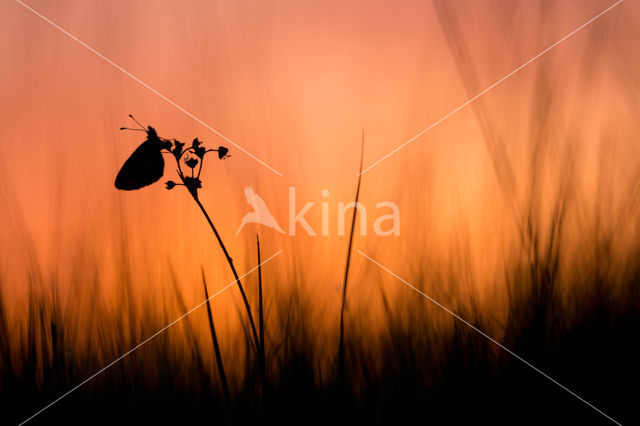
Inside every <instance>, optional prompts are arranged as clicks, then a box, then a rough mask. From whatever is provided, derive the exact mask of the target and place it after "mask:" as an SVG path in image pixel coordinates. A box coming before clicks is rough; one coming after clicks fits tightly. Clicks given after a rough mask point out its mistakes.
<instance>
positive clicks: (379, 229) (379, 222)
mask: <svg viewBox="0 0 640 426" xmlns="http://www.w3.org/2000/svg"><path fill="white" fill-rule="evenodd" d="M320 194H321V196H322V197H323V198H324V200H323V201H322V202H321V203H320V204H321V211H320V219H321V222H322V223H321V233H320V235H322V236H328V235H330V230H335V231H336V232H337V235H338V236H343V235H345V231H346V223H347V222H349V221H350V220H351V219H350V217H351V215H353V210H352V209H358V212H357V213H358V222H359V225H360V226H359V229H360V235H361V236H366V235H367V231H368V227H367V223H368V222H367V209H366V207H365V205H364V204H362V202H358V204H357V205H356V203H355V202H353V201H351V202H349V203H343V202H338V203H337V206H336V208H335V209H332V208H331V206H330V203H329V201H328V200H327V198H328V197H329V190H328V189H323V190H322V191H321V193H320ZM244 196H245V198H246V199H247V203H249V205H250V206H251V207H253V211H251V212H249V213H247V214H245V215H244V217H243V218H242V221H241V222H240V227H239V228H238V231H237V232H236V235H238V234H240V231H242V229H243V228H244V227H245V225H248V224H252V223H256V224H258V225H263V226H266V227H268V228H272V229H275V230H276V231H278V232H279V233H281V234H286V233H287V232H285V231H284V230H283V229H282V228H281V227H280V225H278V222H277V221H276V219H275V218H274V217H273V215H272V214H271V212H270V211H269V209H268V208H267V204H266V203H265V202H264V200H263V199H262V198H261V197H260V196H259V195H258V194H257V193H256V192H255V191H254V190H253V188H252V187H250V186H248V187H246V188H245V189H244ZM314 205H315V203H314V202H308V203H306V204H305V205H304V206H303V207H302V209H300V210H298V211H297V210H296V188H295V187H293V186H292V187H290V188H289V221H288V225H289V232H288V235H290V236H295V235H296V227H297V226H296V225H300V226H301V227H302V229H304V231H305V232H306V233H307V235H310V236H316V235H317V233H316V231H315V229H314V228H313V227H312V226H311V224H310V223H309V221H307V218H305V215H306V214H307V213H308V212H309V211H310V210H311V209H312V208H313V207H314ZM375 206H376V209H377V211H380V213H388V214H380V215H379V216H378V217H377V218H376V220H375V221H374V223H373V231H374V232H375V234H376V235H378V236H381V237H388V236H398V235H400V209H399V208H398V206H397V205H396V203H393V202H391V201H384V202H380V203H376V205H375ZM332 211H335V212H336V220H335V221H332V220H331V217H332V213H331V212H332ZM316 216H317V215H316Z"/></svg>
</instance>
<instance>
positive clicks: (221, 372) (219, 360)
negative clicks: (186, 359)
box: [202, 268, 231, 418]
mask: <svg viewBox="0 0 640 426" xmlns="http://www.w3.org/2000/svg"><path fill="white" fill-rule="evenodd" d="M202 285H203V286H204V296H205V298H206V301H207V315H208V316H209V330H210V331H211V340H212V341H213V350H214V352H215V354H216V364H217V365H218V374H219V375H220V383H221V384H222V391H223V392H224V399H225V402H226V406H227V417H228V418H229V415H230V412H231V393H230V392H229V383H228V382H227V375H226V374H225V372H224V364H223V363H222V354H221V353H220V344H219V343H218V336H217V334H216V327H215V325H214V324H213V313H212V312H211V302H210V301H209V292H208V291H207V280H206V278H205V276H204V268H203V269H202Z"/></svg>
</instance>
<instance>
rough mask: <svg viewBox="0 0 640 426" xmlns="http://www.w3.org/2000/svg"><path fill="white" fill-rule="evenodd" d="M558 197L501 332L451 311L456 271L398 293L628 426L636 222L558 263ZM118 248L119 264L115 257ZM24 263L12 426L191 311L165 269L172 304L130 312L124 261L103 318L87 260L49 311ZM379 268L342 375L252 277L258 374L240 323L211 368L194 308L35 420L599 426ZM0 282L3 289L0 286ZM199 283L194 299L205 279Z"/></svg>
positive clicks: (283, 297)
mask: <svg viewBox="0 0 640 426" xmlns="http://www.w3.org/2000/svg"><path fill="white" fill-rule="evenodd" d="M563 176H565V178H563V179H565V180H560V183H561V186H567V187H568V186H570V185H572V180H571V179H570V178H569V176H570V174H564V175H563ZM568 193H569V191H564V190H563V191H560V192H558V194H561V196H560V197H559V198H556V199H555V203H554V204H552V205H551V215H550V217H551V218H552V220H543V218H542V216H541V215H540V209H538V208H535V209H534V208H531V209H529V210H527V214H526V215H525V217H526V218H527V219H526V220H525V221H524V222H522V223H523V224H522V225H521V226H522V227H523V228H522V232H521V235H522V238H520V240H519V241H521V246H520V247H519V252H518V253H510V254H509V255H508V256H506V258H505V263H504V264H505V266H504V271H503V275H504V277H505V278H504V279H505V283H506V286H507V288H508V290H509V291H508V300H507V303H506V306H507V315H506V318H505V320H504V321H498V322H497V321H496V320H495V318H494V317H493V316H492V313H491V312H490V310H487V309H486V308H483V307H481V306H480V305H479V304H476V303H475V302H473V298H469V300H468V301H467V300H466V299H465V297H467V294H465V292H466V290H465V288H464V286H463V284H462V283H463V282H464V281H465V280H466V279H467V278H466V275H465V274H466V272H465V271H464V270H458V269H454V270H453V271H446V270H438V271H435V272H433V271H431V272H430V269H431V266H429V265H427V264H426V263H425V262H423V261H422V259H421V258H420V257H419V256H417V255H416V258H414V259H407V261H408V262H416V264H417V265H418V267H417V268H416V270H415V271H414V272H413V273H412V274H411V276H408V277H406V279H407V280H409V281H410V282H412V283H414V284H415V285H416V286H418V287H419V288H425V289H428V288H430V287H429V285H430V281H436V282H438V287H441V288H445V289H449V291H450V293H439V294H437V295H434V296H437V298H438V299H439V300H440V301H441V302H442V303H443V304H445V305H447V306H450V307H451V308H452V309H454V310H455V311H456V312H457V313H459V314H460V315H461V316H463V317H464V318H465V319H466V320H468V321H469V322H471V323H472V324H473V325H474V326H476V327H478V328H479V329H481V330H484V331H486V332H488V333H489V334H490V335H492V336H494V337H496V338H497V339H498V340H500V341H501V342H502V343H504V344H505V346H507V347H508V348H510V349H511V350H513V351H514V352H516V353H517V354H519V355H520V356H522V357H524V358H525V359H527V360H528V361H530V362H531V363H533V364H534V365H535V366H536V367H538V368H540V369H541V370H543V371H544V372H546V373H547V374H549V375H550V376H552V377H553V378H554V379H556V380H558V381H559V382H560V383H562V384H563V385H565V386H567V387H568V388H570V389H571V390H572V391H574V392H576V393H577V394H578V395H580V396H582V397H583V398H585V399H586V400H588V401H589V402H591V403H593V404H594V405H595V406H597V407H598V408H599V409H601V410H603V411H604V412H605V413H607V414H608V415H610V416H612V417H613V418H614V419H616V420H617V421H619V422H621V423H622V424H636V423H638V421H640V415H639V414H638V411H637V410H636V408H635V401H636V400H637V398H638V390H637V383H639V380H640V365H639V364H638V361H637V360H638V359H640V345H639V344H638V341H637V339H636V338H635V336H636V335H637V330H638V327H639V326H640V261H638V259H640V257H639V256H638V255H639V254H640V244H639V243H638V240H637V239H636V240H635V243H633V244H631V245H628V246H625V247H624V250H623V249H621V248H618V249H617V250H615V251H614V250H613V249H612V241H614V240H615V238H616V235H619V232H620V229H628V228H629V227H631V228H633V226H635V225H634V224H637V217H638V216H637V214H636V212H637V206H631V207H629V206H628V207H625V208H624V209H622V210H621V211H620V215H619V216H618V217H616V218H615V220H611V223H613V224H615V225H616V226H604V225H603V224H602V222H600V224H596V225H594V227H593V228H592V230H591V231H585V234H587V235H585V236H584V237H585V241H590V245H589V246H588V247H586V249H584V250H581V251H571V250H570V249H569V248H568V247H567V245H566V234H565V232H564V231H563V230H564V229H565V226H566V220H565V217H566V210H567V209H569V208H571V206H572V203H571V198H570V197H569V196H568V195H562V194H568ZM536 197H537V196H535V195H531V196H530V197H529V198H528V202H527V205H535V203H537V202H538V201H536V200H537V199H539V198H536ZM629 198H630V199H633V197H631V196H630V197H629ZM123 232H125V231H123ZM257 243H258V241H257ZM258 247H259V245H258ZM122 250H123V254H122V258H123V259H126V257H127V256H126V253H125V251H126V246H125V245H124V244H123V245H122ZM450 256H451V257H452V259H451V262H452V264H463V265H464V264H465V259H466V258H467V257H468V253H467V252H466V251H465V250H464V249H460V250H458V251H453V252H451V253H450ZM31 258H33V259H34V260H33V262H32V263H31V265H32V267H31V270H30V271H27V272H28V275H27V276H28V277H29V280H28V282H27V283H26V285H27V286H28V288H29V296H28V301H27V302H28V303H27V304H26V306H25V309H26V312H25V316H24V321H22V322H21V321H17V322H16V321H15V320H13V321H11V320H10V319H9V318H8V317H7V315H6V312H8V306H7V301H6V300H5V299H3V294H4V293H3V292H0V350H1V351H2V353H0V355H1V357H0V360H1V364H0V389H1V392H2V399H1V400H0V404H2V407H0V408H1V410H2V413H3V414H2V415H3V419H4V420H6V422H7V423H9V424H11V423H17V422H19V421H22V420H24V419H25V418H26V417H28V416H29V415H31V414H33V413H34V412H35V411H37V410H38V409H40V408H41V407H42V406H43V405H45V404H46V403H48V402H50V401H51V400H53V399H55V398H57V397H58V396H60V395H61V394H62V393H64V392H66V391H67V390H69V389H70V388H72V387H73V386H75V385H76V384H77V383H79V382H80V381H82V380H83V379H84V378H86V377H88V376H89V375H91V374H93V373H94V372H95V371H96V370H98V369H99V368H101V367H103V366H104V365H105V364H106V363H108V362H110V361H111V360H113V359H115V358H116V357H117V356H119V355H120V354H122V353H124V352H126V351H127V350H128V349H130V347H131V346H132V345H134V344H135V343H137V342H139V341H141V340H142V339H143V338H144V337H146V336H148V335H150V334H152V333H154V332H155V331H157V330H158V329H160V328H162V327H163V326H164V325H166V324H167V323H168V322H169V321H170V320H171V319H173V318H176V317H177V316H179V315H181V314H182V313H184V312H186V311H187V310H188V307H187V306H186V304H185V302H184V300H183V296H182V294H181V292H180V290H179V288H180V286H179V285H178V281H179V280H178V278H176V277H175V275H174V274H173V272H172V269H171V265H168V266H167V273H166V274H165V275H166V277H167V281H168V282H167V288H168V289H170V291H168V292H167V293H166V294H163V296H162V297H164V298H168V299H167V300H164V301H163V302H162V303H160V304H159V305H158V304H152V302H148V304H147V305H145V304H142V305H141V304H140V303H136V301H135V298H133V297H132V296H131V291H130V288H129V287H131V286H133V282H132V281H131V279H130V278H127V277H129V276H130V273H129V271H128V268H129V267H128V266H127V264H126V263H125V264H123V265H122V268H123V271H122V272H121V274H120V275H121V276H122V277H123V279H122V280H121V285H122V288H121V289H120V290H119V291H118V296H117V297H118V298H119V299H118V304H119V305H120V306H122V310H117V311H113V310H110V309H109V308H108V306H106V305H105V304H104V303H102V302H101V301H100V299H99V298H96V297H93V296H94V294H95V288H97V287H99V283H100V279H101V278H100V275H99V273H98V271H99V268H98V264H97V263H92V262H90V261H84V262H82V263H79V264H78V268H83V270H86V269H87V268H89V270H91V269H93V270H94V271H95V276H94V280H95V282H94V283H93V284H91V283H87V282H86V280H84V279H82V280H81V281H79V282H77V283H72V285H73V288H74V292H73V294H74V298H77V300H86V301H89V302H88V303H89V306H82V305H74V304H72V305H69V303H65V304H63V303H62V302H61V301H60V300H59V298H58V297H56V293H55V292H51V291H50V289H51V288H52V287H51V286H49V285H48V284H49V282H48V281H49V280H48V278H46V277H43V276H42V274H41V273H39V272H38V271H39V270H41V269H42V268H40V267H39V266H38V263H37V261H36V260H35V259H36V257H35V256H31ZM376 268H377V267H376V266H368V267H367V268H366V270H365V271H364V272H363V273H362V274H360V275H352V276H351V278H350V279H351V282H352V283H355V284H359V285H365V286H370V287H372V288H376V287H378V288H379V289H380V290H379V293H378V297H379V302H380V305H381V307H382V308H381V311H380V312H377V313H375V314H373V313H371V312H367V311H364V312H363V314H362V315H350V316H349V333H346V334H344V335H343V336H344V338H343V339H342V345H344V349H343V350H344V353H347V354H349V356H348V357H345V358H344V367H343V369H342V370H341V372H340V370H339V369H336V368H335V364H334V362H335V352H334V351H333V350H334V348H335V346H332V345H331V344H330V343H331V342H335V341H338V339H337V338H338V337H339V334H340V332H339V329H338V328H336V329H335V330H334V333H333V334H331V333H329V334H328V335H325V334H323V333H318V329H319V327H318V324H317V323H316V322H315V317H314V316H313V307H312V305H311V303H310V302H309V300H308V296H307V295H305V294H304V291H303V290H302V289H301V288H300V287H299V286H296V285H292V286H289V287H287V289H286V290H283V288H282V287H279V286H276V285H271V284H272V283H275V282H277V280H278V279H277V278H271V277H269V276H267V277H264V276H263V275H262V270H261V269H260V270H259V274H258V277H257V278H256V279H257V284H258V285H257V288H258V294H257V299H258V301H257V303H258V306H259V316H258V326H259V327H258V328H259V330H260V341H261V342H263V345H262V346H260V348H261V350H264V351H265V355H264V357H263V358H262V359H263V360H264V367H261V366H260V365H261V363H259V362H257V361H259V360H258V359H257V357H258V354H257V353H256V351H255V350H254V347H255V346H254V341H253V337H252V332H251V330H250V328H247V327H245V328H244V329H243V331H244V332H243V333H242V332H241V333H239V334H238V335H236V336H231V337H228V335H225V336H226V339H225V342H224V344H225V345H226V346H228V347H230V348H232V349H233V353H234V354H236V356H237V357H239V358H242V357H243V356H244V363H243V364H242V367H241V368H237V367H236V368H234V369H231V370H229V369H228V368H227V369H226V370H225V369H224V368H222V362H218V360H220V359H221V354H220V353H221V351H220V348H219V346H220V345H219V344H218V345H216V340H217V336H216V333H215V329H214V324H213V317H212V312H213V307H211V305H208V309H207V313H206V314H205V313H204V311H202V312H195V313H194V314H192V316H190V317H189V318H188V319H186V320H185V321H184V324H183V326H182V327H181V328H180V329H179V330H178V329H175V330H171V331H168V332H167V333H164V334H163V335H161V336H159V337H158V338H157V339H155V340H153V341H151V342H149V343H148V344H147V345H145V346H143V347H142V348H141V349H139V350H138V351H137V352H135V353H133V354H131V355H130V356H129V357H127V358H125V359H124V360H123V361H122V362H120V363H119V364H117V365H114V366H113V367H112V368H111V369H110V370H109V371H107V372H105V373H104V374H102V375H100V376H98V377H96V378H95V379H94V380H93V381H91V382H89V383H88V384H87V385H86V386H84V387H82V388H80V389H78V390H77V391H76V392H74V393H73V394H72V395H70V396H69V397H67V398H65V399H64V400H62V401H60V402H59V403H58V404H56V405H55V406H53V407H51V408H50V409H49V410H47V411H46V412H44V413H43V414H42V415H41V416H39V417H36V418H34V419H33V423H43V424H50V423H54V422H64V423H65V424H83V423H87V422H89V423H98V424H100V423H102V424H113V423H118V424H138V423H140V422H144V423H157V424H172V423H186V422H190V421H198V422H217V421H222V420H221V419H223V418H224V415H225V414H224V413H226V412H228V416H229V418H232V419H233V422H234V423H235V424H254V423H256V422H261V423H265V422H269V423H270V422H278V423H280V424H289V423H291V424H294V423H295V424H300V423H302V422H304V423H308V424H326V423H328V422H332V423H340V424H345V423H365V424H367V423H371V424H398V423H414V422H415V421H416V419H418V420H419V422H420V423H434V424H441V423H446V424H456V423H474V424H475V423H491V424H514V423H517V424H532V425H533V424H541V423H545V424H566V423H571V424H610V422H609V421H608V420H607V419H606V418H604V417H603V416H601V415H600V414H599V413H597V412H595V411H594V410H592V409H591V408H590V407H588V406H586V405H585V404H583V403H582V402H580V401H579V400H577V399H576V398H575V397H573V396H572V395H570V394H568V393H567V392H565V391H564V390H562V389H560V388H559V387H557V386H555V385H553V384H552V383H550V382H549V381H548V380H547V379H545V378H544V377H542V376H540V375H539V374H537V373H536V372H534V371H532V370H531V369H530V368H529V367H527V366H526V365H523V364H522V363H521V362H520V361H518V360H517V359H514V358H513V357H511V356H510V355H509V354H507V353H505V352H504V351H501V350H500V349H499V348H497V347H496V346H495V345H494V344H493V343H491V342H489V341H487V340H486V339H485V338H484V337H482V336H480V335H479V334H477V333H476V332H474V331H473V330H471V329H470V328H469V327H467V326H466V325H464V324H461V323H459V322H457V321H455V320H454V319H452V318H451V317H450V316H449V315H448V314H447V313H445V312H443V311H441V310H439V309H438V308H437V307H435V306H433V305H431V304H430V303H429V302H428V301H427V300H425V299H424V298H422V297H421V296H419V295H418V294H416V293H415V292H414V291H413V290H411V289H408V288H406V287H403V286H402V284H398V286H400V287H399V288H398V289H397V290H396V291H397V295H396V296H397V297H395V298H391V297H389V294H387V290H385V288H384V287H382V286H381V281H380V276H378V275H376V273H377V272H378V270H377V269H376ZM445 269H446V268H445ZM79 276H81V275H79ZM0 277H2V275H1V274H0ZM263 280H265V282H264V283H263ZM0 284H1V285H2V286H3V287H4V286H7V285H11V284H12V283H7V282H6V281H5V279H4V278H3V280H2V281H1V282H0ZM203 284H204V285H205V295H207V294H208V291H207V290H206V283H204V279H203ZM263 284H264V286H263ZM263 298H264V299H265V300H269V301H271V302H270V303H269V305H268V307H269V309H264V307H263V303H264V301H262V299H263ZM369 302H370V301H369ZM214 303H215V300H214V301H212V304H214ZM354 305H357V303H356V301H355V299H354V302H353V303H352V306H354ZM64 306H66V308H64ZM69 306H71V307H72V308H69ZM371 315H378V316H379V315H382V324H383V325H384V326H383V327H381V328H379V329H376V330H375V331H371V327H370V319H371V318H370V316H371ZM80 319H82V320H80ZM198 323H201V324H208V325H209V329H210V338H211V339H212V340H213V345H214V354H211V352H209V351H208V350H206V347H209V348H211V341H209V342H202V341H201V340H202V339H201V338H199V337H198V336H197V333H195V332H194V331H193V325H194V324H198ZM15 324H23V325H22V326H16V325H15ZM267 324H268V325H267ZM263 336H264V337H263ZM218 343H219V342H218ZM215 346H218V349H217V350H216V349H215ZM267 349H268V350H267ZM210 355H215V357H214V356H210ZM214 359H215V360H216V361H214ZM261 362H262V361H261ZM265 371H269V374H268V375H266V374H264V372H265ZM225 382H226V383H227V384H226V386H225V384H224V383H225ZM258 383H260V384H261V385H260V386H257V384H258ZM267 389H268V392H266V390H267Z"/></svg>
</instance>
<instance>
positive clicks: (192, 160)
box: [184, 157, 198, 169]
mask: <svg viewBox="0 0 640 426" xmlns="http://www.w3.org/2000/svg"><path fill="white" fill-rule="evenodd" d="M184 163H185V164H186V165H187V167H189V168H191V169H193V168H194V167H195V166H197V165H198V159H197V158H193V157H190V158H187V159H186V160H185V162H184Z"/></svg>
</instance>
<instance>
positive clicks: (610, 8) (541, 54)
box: [358, 0, 624, 176]
mask: <svg viewBox="0 0 640 426" xmlns="http://www.w3.org/2000/svg"><path fill="white" fill-rule="evenodd" d="M623 1H624V0H619V1H618V2H617V3H614V4H613V5H611V6H609V7H608V8H606V9H605V10H603V11H602V12H600V13H598V14H597V15H596V16H594V17H593V18H591V19H589V20H588V21H587V22H585V23H584V24H582V25H580V26H579V27H578V28H576V29H575V30H573V31H571V32H570V33H569V34H567V35H566V36H564V37H562V38H561V39H560V40H558V41H556V42H555V43H553V44H552V45H551V46H549V47H547V48H546V49H544V50H543V51H542V52H540V53H538V54H537V55H536V56H534V57H533V58H531V59H529V60H528V61H527V62H525V63H524V64H522V65H520V66H519V67H518V68H516V69H515V70H513V71H511V72H510V73H509V74H507V75H505V76H504V77H502V78H501V79H500V80H498V81H496V82H495V83H493V84H492V85H491V86H489V87H487V88H486V89H484V90H483V91H482V92H480V93H478V94H477V95H475V96H474V97H472V98H471V99H469V100H467V101H466V102H465V103H463V104H462V105H460V106H459V107H457V108H456V109H454V110H453V111H451V112H450V113H448V114H447V115H445V116H444V117H442V118H441V119H439V120H438V121H436V122H435V123H433V124H431V125H430V126H429V127H427V128H426V129H424V130H423V131H421V132H420V133H418V134H417V135H415V136H414V137H412V138H411V139H409V140H408V141H406V142H405V143H403V144H402V145H400V146H398V147H397V148H395V149H394V150H393V151H391V152H390V153H388V154H387V155H385V156H384V157H382V158H381V159H379V160H378V161H376V162H375V163H373V164H371V165H370V166H369V167H367V168H366V169H364V170H363V171H361V172H360V173H358V176H359V175H361V174H363V173H366V172H368V171H369V170H371V169H372V168H374V167H375V166H377V165H378V164H380V163H381V162H383V161H384V160H386V159H387V158H389V157H391V156H392V155H393V154H395V153H396V152H398V151H400V150H401V149H402V148H404V147H405V146H407V145H409V144H410V143H411V142H413V141H415V140H416V139H418V138H419V137H420V136H422V135H424V134H425V133H427V132H428V131H429V130H431V129H433V128H434V127H436V126H437V125H438V124H440V123H442V122H443V121H445V120H446V119H447V118H449V117H451V116H452V115H453V114H455V113H456V112H458V111H460V110H461V109H463V108H464V107H466V106H467V105H469V104H470V103H471V102H473V101H475V100H476V99H478V98H479V97H480V96H482V95H484V94H485V93H487V92H488V91H489V90H491V89H493V88H494V87H496V86H498V85H499V84H500V83H502V82H503V81H505V80H506V79H508V78H509V77H511V76H512V75H514V74H515V73H517V72H518V71H520V70H521V69H523V68H524V67H526V66H527V65H529V64H530V63H532V62H533V61H535V60H536V59H538V58H540V57H541V56H543V55H544V54H545V53H547V52H549V51H550V50H551V49H553V48H554V47H556V46H558V45H559V44H560V43H562V42H563V41H566V40H567V39H568V38H570V37H571V36H573V35H575V34H576V33H577V32H578V31H580V30H582V29H584V28H585V27H587V26H588V25H589V24H592V23H593V22H594V21H595V20H597V19H598V18H600V17H601V16H603V15H604V14H606V13H607V12H609V11H610V10H612V9H613V8H615V7H616V6H618V5H619V4H620V3H622V2H623Z"/></svg>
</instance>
